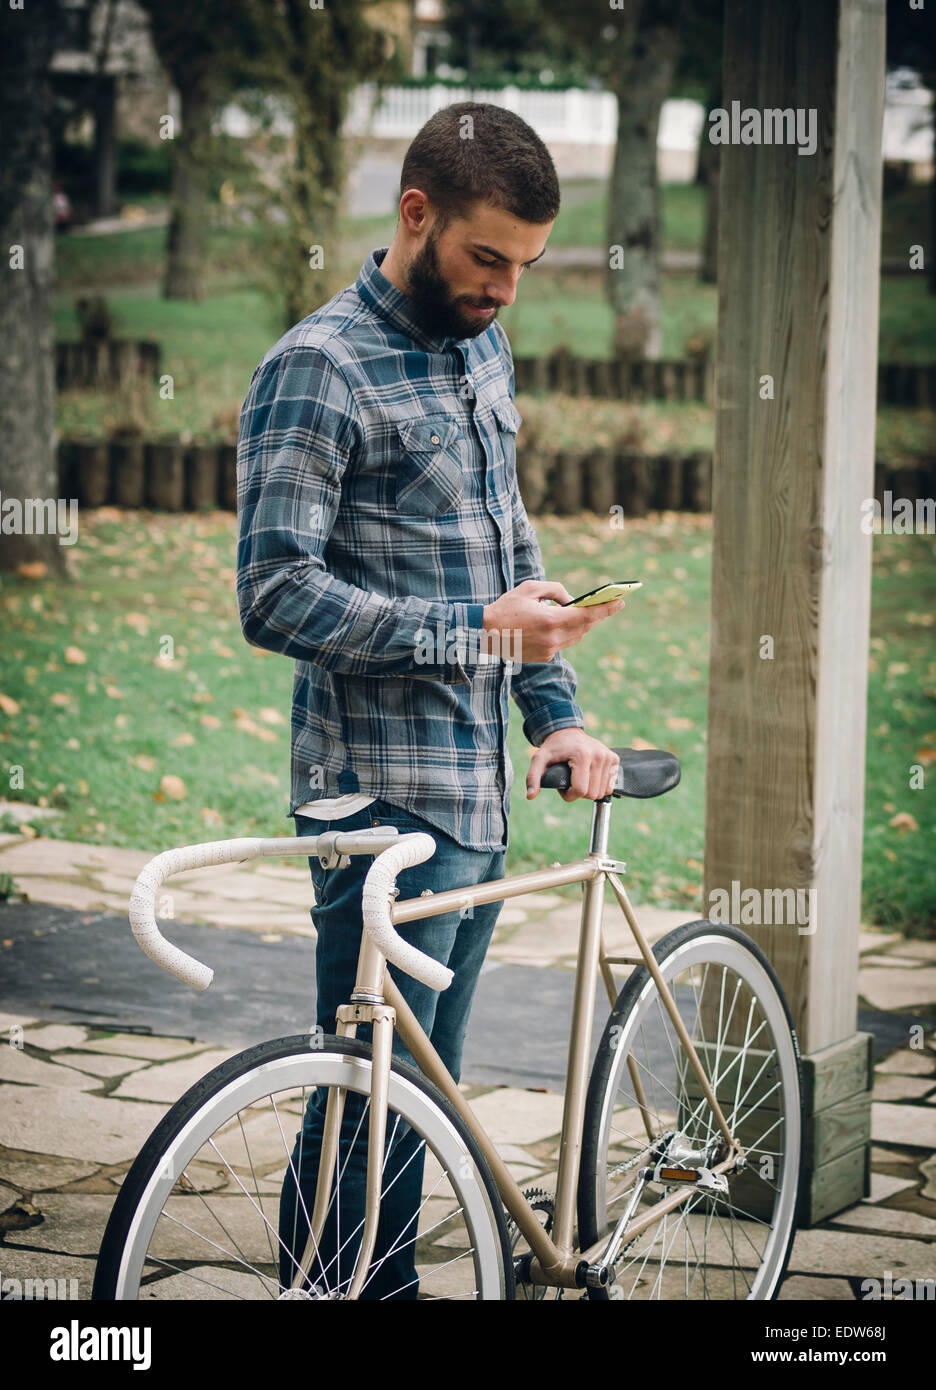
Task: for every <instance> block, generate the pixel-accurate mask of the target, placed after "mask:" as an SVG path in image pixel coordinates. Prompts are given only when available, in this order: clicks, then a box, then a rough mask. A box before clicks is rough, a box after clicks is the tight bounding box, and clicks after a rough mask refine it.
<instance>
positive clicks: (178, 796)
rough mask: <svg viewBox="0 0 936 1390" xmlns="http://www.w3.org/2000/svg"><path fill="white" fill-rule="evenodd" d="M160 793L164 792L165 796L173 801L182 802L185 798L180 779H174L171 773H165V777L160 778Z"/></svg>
mask: <svg viewBox="0 0 936 1390" xmlns="http://www.w3.org/2000/svg"><path fill="white" fill-rule="evenodd" d="M159 789H160V791H163V792H165V794H166V796H168V797H171V798H172V800H173V801H182V800H184V798H185V783H184V782H183V781H182V778H181V777H176V776H175V775H174V774H173V773H171V772H167V773H166V775H165V777H162V778H160V782H159Z"/></svg>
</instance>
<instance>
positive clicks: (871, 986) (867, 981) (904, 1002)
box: [858, 965, 936, 1009]
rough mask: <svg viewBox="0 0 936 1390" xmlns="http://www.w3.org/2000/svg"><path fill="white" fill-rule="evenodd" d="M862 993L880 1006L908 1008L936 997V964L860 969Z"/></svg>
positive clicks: (859, 981) (875, 1004) (860, 989)
mask: <svg viewBox="0 0 936 1390" xmlns="http://www.w3.org/2000/svg"><path fill="white" fill-rule="evenodd" d="M858 993H859V994H863V995H864V997H865V999H867V1000H868V1002H869V1003H870V1004H873V1005H874V1006H875V1008H878V1009H905V1008H911V1007H914V1006H916V1005H920V1004H932V1003H934V1001H936V965H921V966H919V967H918V968H917V969H916V970H888V969H884V968H882V967H880V966H871V967H870V968H869V969H865V968H864V967H862V968H861V969H860V970H859V971H858Z"/></svg>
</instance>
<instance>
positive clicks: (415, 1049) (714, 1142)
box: [92, 749, 803, 1301]
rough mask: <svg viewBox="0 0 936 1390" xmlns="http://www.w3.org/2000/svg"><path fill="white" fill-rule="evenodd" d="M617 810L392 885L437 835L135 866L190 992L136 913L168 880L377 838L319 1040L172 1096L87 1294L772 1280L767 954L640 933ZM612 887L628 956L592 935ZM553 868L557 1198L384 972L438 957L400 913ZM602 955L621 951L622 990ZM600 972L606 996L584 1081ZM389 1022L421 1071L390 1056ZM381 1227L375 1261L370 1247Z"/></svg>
mask: <svg viewBox="0 0 936 1390" xmlns="http://www.w3.org/2000/svg"><path fill="white" fill-rule="evenodd" d="M615 751H616V752H617V753H618V756H619V758H620V767H619V770H618V777H617V783H616V785H615V789H614V793H613V796H614V797H615V798H617V797H623V796H627V797H640V798H643V797H652V796H659V795H661V794H662V793H664V792H666V791H669V790H671V789H672V788H673V787H675V786H676V785H677V783H678V782H679V778H680V767H679V763H678V761H677V760H676V758H675V757H673V756H672V755H671V754H669V753H665V752H662V751H660V750H656V749H651V750H641V751H633V750H631V749H618V750H615ZM569 781H570V773H569V766H568V764H554V765H553V766H551V767H549V768H547V770H546V773H545V775H544V777H543V782H542V785H543V786H544V787H547V788H549V787H552V788H555V789H558V790H565V789H567V788H568V786H569ZM611 808H612V798H611V797H610V796H609V797H605V798H604V799H603V800H601V801H597V802H595V804H594V808H593V813H592V825H591V837H590V844H589V849H588V852H587V854H586V855H585V857H584V858H582V859H581V860H578V861H576V862H574V863H572V864H566V865H561V864H558V863H556V864H553V865H551V866H550V867H549V868H542V869H538V870H535V871H533V872H530V873H524V874H519V875H513V876H508V877H506V878H502V879H498V880H496V881H492V882H487V883H483V884H479V885H475V886H472V887H470V888H465V889H460V888H457V887H454V888H452V889H451V890H446V891H445V892H441V893H437V894H435V895H429V896H422V897H419V898H414V899H408V900H405V901H401V902H396V903H394V899H395V897H396V895H397V892H398V890H397V889H396V887H395V879H396V876H397V874H398V873H400V872H401V871H402V870H403V869H404V868H406V867H407V866H409V865H411V864H416V863H422V862H423V861H424V860H425V859H427V858H429V857H430V855H431V854H432V853H433V852H434V848H435V842H434V840H433V839H432V837H431V836H429V835H425V834H421V833H420V834H405V835H402V836H401V835H398V833H397V831H396V830H395V829H394V828H393V827H386V828H384V827H380V828H379V829H370V830H360V831H353V832H346V833H340V832H327V833H324V834H322V835H319V836H317V837H311V838H310V837H304V838H298V837H297V839H291V838H287V839H273V840H261V839H240V840H228V841H218V842H214V843H211V844H202V845H194V846H188V847H186V848H183V849H178V850H169V851H167V852H165V853H164V854H161V855H157V856H156V858H155V859H153V860H151V861H150V863H149V864H147V866H146V868H145V869H144V870H143V871H142V873H141V874H140V875H139V878H138V880H137V883H136V885H135V887H134V891H133V894H132V896H131V901H130V920H131V924H132V926H133V931H134V934H135V936H136V939H137V940H138V942H139V943H140V945H141V946H142V947H143V949H144V950H145V951H146V952H147V954H148V955H149V956H150V957H151V958H152V959H153V960H154V961H156V962H157V963H158V964H160V965H162V966H163V967H164V968H166V969H167V970H169V971H171V972H172V973H173V974H175V975H176V976H178V977H179V978H181V979H183V980H186V981H187V982H188V983H189V984H191V985H193V986H194V987H195V988H199V989H204V988H207V986H208V985H209V984H210V982H211V978H212V971H211V970H210V969H209V968H208V967H206V966H204V965H202V964H200V963H199V962H198V961H196V960H195V959H194V958H192V957H191V956H188V955H186V954H185V953H184V952H182V951H180V950H179V949H178V948H177V947H175V946H173V945H172V944H171V943H169V942H167V941H166V940H165V939H164V938H163V937H162V936H161V934H160V931H159V928H158V926H157V924H156V921H155V917H154V915H153V903H154V899H155V894H156V891H157V889H158V888H159V886H160V885H161V884H162V883H163V882H164V881H165V880H166V879H167V878H168V877H169V876H170V875H171V874H174V873H178V872H181V871H183V870H184V869H188V868H193V867H200V866H201V865H203V864H208V863H212V864H213V863H223V862H232V861H235V860H245V859H248V858H251V857H254V856H257V855H272V856H282V855H284V854H286V855H292V854H300V853H301V854H302V855H303V856H309V854H310V850H311V851H312V853H314V854H316V855H317V856H318V858H319V860H320V862H321V864H322V865H323V867H327V868H333V867H339V868H340V867H343V866H344V865H346V864H347V863H348V862H349V859H348V858H347V856H350V855H353V854H371V855H373V856H374V862H373V864H372V865H371V867H370V869H369V871H368V873H367V877H366V880H365V885H364V902H363V907H364V927H365V930H364V932H363V933H362V938H361V949H360V954H359V959H358V971H357V980H356V984H355V989H354V991H353V993H352V995H351V998H350V1000H349V1002H348V1003H347V1004H346V1005H344V1006H342V1007H341V1008H340V1009H339V1010H338V1017H337V1026H336V1032H335V1034H334V1035H333V1036H326V1035H324V1034H321V1033H316V1032H315V1031H313V1032H312V1033H311V1034H308V1035H306V1034H298V1035H295V1036H292V1037H286V1038H280V1039H278V1040H275V1041H270V1042H266V1043H263V1044H260V1045H259V1046H256V1047H252V1048H249V1049H247V1050H246V1051H245V1052H242V1053H240V1054H239V1055H238V1056H236V1057H233V1058H231V1059H229V1060H228V1061H227V1062H225V1063H223V1064H222V1065H221V1066H219V1067H217V1068H215V1070H213V1071H211V1072H210V1073H208V1075H206V1076H205V1077H203V1078H202V1080H201V1081H199V1082H197V1083H196V1085H195V1086H193V1087H192V1088H191V1089H190V1090H189V1091H187V1092H186V1094H185V1095H183V1096H182V1097H181V1099H180V1100H178V1101H177V1102H176V1104H175V1105H174V1106H173V1107H172V1109H171V1110H170V1111H169V1112H168V1113H167V1115H166V1116H165V1117H164V1119H163V1120H162V1121H161V1123H160V1124H159V1125H157V1127H156V1128H155V1130H154V1131H153V1134H152V1135H151V1136H150V1138H149V1140H148V1141H147V1143H146V1145H145V1146H144V1148H143V1149H142V1150H141V1152H140V1154H139V1155H138V1157H137V1159H136V1161H135V1162H134V1164H133V1166H132V1167H131V1169H130V1171H129V1173H128V1174H127V1177H126V1178H125V1180H124V1182H123V1185H122V1187H121V1190H120V1193H119V1195H118V1197H117V1199H116V1201H115V1203H114V1207H113V1209H112V1212H111V1215H110V1219H109V1221H108V1224H107V1228H106V1231H105V1235H104V1239H103V1242H102V1245H101V1250H100V1255H99V1260H98V1265H97V1271H96V1277H95V1282H94V1290H93V1295H92V1296H93V1297H94V1298H95V1299H137V1298H173V1297H180V1296H183V1297H186V1298H188V1297H209V1298H218V1297H227V1298H261V1299H263V1298H266V1299H284V1300H288V1299H307V1300H317V1301H318V1300H324V1299H358V1298H362V1299H367V1298H368V1297H371V1296H388V1297H389V1296H392V1295H397V1296H400V1295H401V1294H407V1295H408V1296H412V1295H413V1293H414V1292H417V1293H418V1296H419V1297H420V1298H421V1299H428V1298H445V1299H454V1298H465V1299H511V1298H515V1297H527V1298H544V1297H547V1296H549V1297H555V1298H560V1297H563V1296H566V1295H569V1296H577V1297H579V1298H587V1299H590V1300H596V1301H602V1300H607V1299H618V1298H637V1299H646V1298H665V1299H692V1300H695V1299H710V1298H712V1299H737V1298H747V1299H772V1298H774V1297H776V1294H777V1291H778V1289H779V1286H780V1282H781V1280H782V1278H783V1274H784V1272H785V1270H786V1266H787V1263H788V1260H789V1256H790V1250H791V1247H792V1243H793V1238H794V1235H795V1231H796V1224H797V1204H798V1195H799V1186H800V1169H801V1153H802V1134H803V1109H802V1107H803V1088H802V1078H801V1067H800V1055H799V1047H798V1044H797V1040H796V1035H795V1032H794V1029H793V1025H792V1020H791V1017H790V1012H789V1008H788V1006H787V1003H786V1000H785V998H784V996H783V991H782V989H781V987H780V984H779V982H778V980H777V977H776V974H775V972H774V970H773V968H772V966H771V965H770V963H769V961H768V960H767V958H766V957H765V956H764V954H763V952H762V951H761V950H760V948H759V947H758V946H757V945H756V944H755V943H754V942H753V941H752V940H750V938H748V937H747V936H745V934H744V933H742V932H741V931H739V930H738V929H737V928H735V927H733V926H724V925H720V924H717V923H712V922H709V921H704V920H700V921H695V922H689V923H687V924H685V925H684V926H681V927H677V928H676V929H675V930H673V931H671V932H669V933H668V934H667V935H666V936H664V937H663V938H662V939H661V940H660V941H658V942H657V944H656V945H655V946H654V947H653V948H652V949H651V948H650V947H649V945H648V943H647V941H646V939H645V937H644V935H643V932H642V931H641V929H640V927H639V925H638V923H637V920H636V917H635V915H634V912H633V909H632V907H631V904H630V902H629V899H628V897H627V894H626V891H625V889H624V886H623V884H622V882H621V878H620V875H621V874H622V873H623V872H625V870H626V865H625V864H623V863H621V862H620V861H618V860H616V859H613V858H610V857H609V855H608V837H609V830H610V817H611ZM605 882H608V883H610V885H611V889H612V891H613V894H614V897H615V898H616V900H617V902H618V904H619V906H620V908H621V910H622V912H623V914H624V917H625V919H626V921H627V923H628V924H629V927H630V930H631V934H632V936H633V939H634V944H635V947H636V951H635V952H634V953H631V954H627V955H621V956H609V955H608V954H607V953H606V951H605V949H604V944H603V940H602V933H601V921H602V913H603V909H604V898H605V893H604V885H605ZM571 883H582V884H583V906H582V922H581V929H580V937H579V950H578V961H577V968H576V975H575V988H574V1003H573V1009H572V1020H571V1029H570V1038H569V1052H568V1066H567V1075H566V1087H565V1097H564V1105H563V1116H562V1128H561V1135H560V1143H559V1161H558V1172H557V1177H556V1186H555V1193H554V1194H548V1193H544V1192H542V1191H536V1192H530V1193H527V1194H525V1193H524V1192H522V1191H521V1189H520V1187H519V1186H518V1184H517V1182H516V1181H515V1180H514V1178H513V1177H512V1175H511V1174H510V1172H509V1171H508V1169H507V1166H506V1164H505V1162H504V1160H503V1159H502V1158H501V1156H500V1154H499V1153H498V1151H497V1149H496V1147H495V1145H494V1144H493V1143H492V1142H491V1140H490V1138H489V1137H488V1135H487V1134H486V1132H485V1130H484V1128H483V1126H482V1125H481V1124H480V1122H479V1120H478V1119H477V1117H476V1116H475V1115H474V1114H473V1112H472V1109H471V1106H470V1104H469V1103H468V1101H467V1100H466V1099H465V1097H464V1096H463V1094H462V1093H461V1091H460V1090H459V1089H458V1087H457V1086H456V1085H455V1083H454V1081H453V1080H452V1077H451V1076H450V1075H449V1073H448V1071H447V1070H446V1069H445V1068H444V1066H443V1065H442V1063H441V1061H440V1059H439V1058H438V1056H437V1054H436V1053H435V1051H434V1050H433V1048H432V1046H431V1044H430V1043H429V1040H428V1039H427V1037H426V1035H425V1033H424V1032H423V1031H422V1029H421V1028H420V1027H419V1025H418V1023H417V1022H416V1020H415V1018H414V1017H413V1015H412V1013H411V1012H410V1010H409V1008H408V1006H407V1004H406V1003H405V1001H404V999H403V997H402V995H401V994H400V992H399V990H398V989H397V987H396V986H395V984H394V982H393V980H392V978H391V976H390V975H389V973H388V972H387V969H386V965H387V962H388V961H389V962H390V963H392V964H395V965H397V966H398V967H399V968H400V969H401V970H404V971H407V972H408V973H409V974H411V975H413V976H415V977H416V978H417V979H420V980H422V981H423V982H424V983H425V984H427V985H429V986H431V987H432V988H435V989H444V988H446V987H447V985H448V983H449V981H450V979H451V972H450V971H449V970H448V969H447V967H446V966H444V965H442V964H440V963H439V962H437V961H435V960H433V959H432V958H430V957H429V956H427V955H425V954H424V953H423V952H421V951H419V950H418V949H417V948H415V947H413V946H411V945H409V944H408V943H406V942H405V941H403V940H402V939H401V938H400V937H399V935H398V934H397V933H396V931H395V929H394V928H395V925H396V924H398V923H401V922H406V921H411V920H413V919H418V918H421V917H426V916H431V915H434V914H440V913H443V912H450V911H452V910H454V909H456V908H464V907H465V905H466V904H477V903H483V902H490V901H497V900H499V899H507V898H510V897H516V896H518V895H520V894H523V893H529V892H533V891H538V890H541V889H543V890H544V889H551V888H556V887H558V886H560V885H562V884H571ZM616 965H624V966H627V967H629V968H630V974H629V975H628V977H627V978H626V980H625V981H624V983H623V986H622V987H620V988H619V986H618V984H617V983H616V982H615V978H614V972H613V969H612V967H613V966H616ZM599 979H600V980H601V981H602V982H603V985H604V988H605V990H606V991H607V994H608V998H609V1002H610V1006H611V1013H610V1015H609V1018H608V1021H607V1023H606V1025H605V1028H604V1030H603V1033H602V1036H601V1039H600V1042H599V1045H598V1051H597V1055H596V1057H595V1061H594V1064H593V1066H592V1069H591V1076H590V1079H589V1078H588V1077H587V1072H588V1059H589V1055H590V1050H591V1036H592V1024H591V1021H592V1019H593V1017H594V1008H595V1000H596V995H597V988H598V981H599ZM362 1024H370V1025H371V1026H372V1041H371V1043H369V1044H365V1043H364V1042H362V1041H361V1039H360V1038H358V1037H357V1029H358V1027H359V1026H360V1025H362ZM395 1028H396V1029H399V1032H400V1035H401V1037H402V1039H403V1041H404V1043H405V1044H406V1046H407V1047H408V1049H409V1051H410V1053H411V1055H412V1056H413V1057H414V1058H415V1059H416V1062H417V1064H418V1067H413V1066H411V1065H409V1064H407V1063H405V1062H403V1061H402V1060H398V1059H395V1058H392V1056H391V1047H392V1037H393V1030H394V1029H395ZM586 1081H587V1085H586ZM313 1096H315V1097H317V1099H316V1104H318V1105H319V1106H320V1107H321V1106H322V1104H324V1112H325V1121H324V1136H323V1139H322V1144H321V1148H320V1151H319V1152H318V1153H317V1154H316V1155H315V1159H314V1171H313V1175H312V1176H313V1183H312V1186H311V1187H309V1186H308V1183H307V1179H306V1169H305V1167H304V1163H305V1161H306V1159H308V1161H309V1162H313V1160H312V1159H311V1158H309V1155H308V1154H306V1155H305V1156H304V1155H303V1150H302V1140H303V1134H304V1123H305V1121H304V1119H300V1124H301V1125H302V1126H303V1128H300V1130H299V1131H298V1132H296V1129H295V1123H296V1120H297V1117H304V1116H306V1115H307V1113H308V1106H309V1105H310V1103H311V1102H310V1097H313ZM323 1097H324V1100H323ZM320 1113H321V1111H320ZM290 1133H291V1134H292V1135H293V1140H292V1144H293V1147H292V1149H290V1142H289V1138H288V1136H289V1134H290ZM251 1145H253V1149H251ZM407 1153H408V1154H409V1156H408V1157H404V1155H405V1154H407ZM391 1159H392V1160H393V1162H392V1163H391ZM416 1161H418V1162H420V1163H421V1164H422V1165H423V1174H424V1176H423V1181H422V1193H423V1196H422V1202H421V1205H420V1209H419V1212H418V1213H415V1214H413V1215H411V1217H410V1219H409V1221H408V1223H407V1224H404V1225H402V1226H401V1229H400V1230H399V1231H391V1232H389V1233H388V1232H386V1231H385V1230H383V1229H382V1227H381V1214H382V1213H384V1214H385V1213H386V1212H387V1211H388V1210H389V1201H388V1198H387V1194H388V1192H390V1191H391V1190H392V1186H393V1184H394V1183H395V1182H396V1181H399V1180H400V1178H401V1175H402V1174H403V1173H404V1172H405V1170H406V1167H407V1164H408V1163H410V1162H416ZM394 1168H395V1169H396V1171H395V1172H394ZM411 1176H412V1175H411ZM343 1181H344V1183H345V1188H344V1196H342V1182H343ZM304 1182H306V1190H304V1188H303V1183H304ZM287 1188H288V1190H289V1191H290V1192H291V1193H292V1213H293V1214H292V1227H291V1229H289V1226H288V1222H287V1221H286V1218H284V1215H283V1213H284V1210H285V1208H284V1206H283V1205H281V1202H284V1201H285V1198H284V1196H283V1194H284V1193H285V1191H286V1190H287ZM349 1212H350V1214H349ZM508 1219H509V1225H508ZM342 1220H343V1221H344V1229H342ZM284 1223H285V1224H284ZM414 1223H416V1224H415V1229H414ZM379 1230H380V1231H381V1232H382V1247H383V1248H384V1249H385V1253H384V1254H383V1255H382V1256H380V1257H378V1258H377V1259H376V1260H375V1259H374V1251H375V1248H376V1244H377V1237H378V1231H379ZM400 1260H404V1262H409V1264H411V1266H412V1269H413V1271H414V1277H413V1279H412V1280H411V1281H410V1287H409V1288H408V1289H399V1288H391V1289H386V1287H385V1285H386V1283H387V1281H388V1275H389V1271H390V1270H392V1269H393V1268H394V1266H395V1264H397V1263H399V1261H400ZM381 1281H383V1283H382V1282H381ZM390 1282H392V1280H390ZM375 1290H378V1291H380V1290H382V1292H380V1293H379V1294H378V1293H375Z"/></svg>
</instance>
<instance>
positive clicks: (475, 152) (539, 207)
mask: <svg viewBox="0 0 936 1390" xmlns="http://www.w3.org/2000/svg"><path fill="white" fill-rule="evenodd" d="M466 117H467V118H470V119H466ZM408 188H419V189H421V190H422V192H423V193H425V194H426V196H427V197H428V198H429V201H430V202H431V203H432V205H433V207H434V208H435V209H436V210H437V212H438V216H439V220H438V222H437V224H436V230H437V231H441V230H443V229H444V228H445V227H446V226H447V225H448V223H449V222H450V221H451V220H452V218H453V217H463V218H467V217H469V216H470V214H471V210H472V208H473V206H474V204H475V203H477V202H485V203H490V204H492V206H494V207H496V208H502V209H503V210H504V211H505V212H509V213H511V214H512V215H513V216H514V217H519V218H520V219H521V221H523V222H534V223H537V224H542V223H545V222H552V221H553V220H554V218H555V216H556V214H557V213H558V211H559V179H558V177H557V175H556V167H555V165H554V164H553V162H552V157H551V155H550V153H549V151H548V150H547V148H546V146H545V145H544V144H543V142H542V140H541V139H540V138H539V136H538V135H537V133H536V131H535V130H533V129H532V128H531V127H530V126H528V125H527V123H526V121H524V120H521V118H520V117H519V116H517V115H516V114H515V113H514V112H513V111H507V110H505V109H504V107H502V106H494V105H492V104H491V103H489V102H480V101H459V102H456V103H455V104H454V105H452V106H445V107H443V109H442V110H441V111H437V112H436V114H435V115H434V116H432V117H430V119H429V120H428V121H427V122H426V124H425V125H424V126H423V127H422V129H421V130H420V131H419V133H418V134H417V135H416V137H415V138H414V140H413V142H412V144H411V145H410V147H409V149H408V150H407V152H406V155H405V156H404V159H403V168H402V170H401V171H400V197H401V198H402V196H403V194H404V193H405V192H406V190H407V189H408Z"/></svg>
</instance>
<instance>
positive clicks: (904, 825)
mask: <svg viewBox="0 0 936 1390" xmlns="http://www.w3.org/2000/svg"><path fill="white" fill-rule="evenodd" d="M887 824H888V825H892V826H893V827H894V829H895V830H919V828H920V827H919V825H917V822H916V817H915V816H911V814H910V812H909V811H898V812H897V815H896V816H891V818H890V820H889V821H888V822H887Z"/></svg>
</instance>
